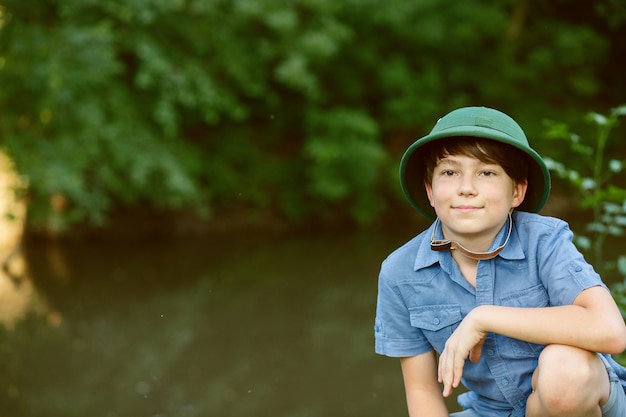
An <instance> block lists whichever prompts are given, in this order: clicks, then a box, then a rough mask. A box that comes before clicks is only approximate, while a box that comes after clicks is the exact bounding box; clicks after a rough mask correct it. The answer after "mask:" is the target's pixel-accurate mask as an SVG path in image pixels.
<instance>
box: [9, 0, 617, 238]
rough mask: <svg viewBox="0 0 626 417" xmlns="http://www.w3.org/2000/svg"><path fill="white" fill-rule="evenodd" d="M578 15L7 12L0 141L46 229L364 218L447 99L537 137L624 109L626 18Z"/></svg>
mask: <svg viewBox="0 0 626 417" xmlns="http://www.w3.org/2000/svg"><path fill="white" fill-rule="evenodd" d="M579 3H580V4H581V5H583V6H584V5H586V2H580V1H571V0H570V1H566V0H562V1H560V2H557V4H554V5H543V4H534V3H532V2H529V1H525V0H518V1H509V2H497V3H493V4H484V2H480V5H478V4H479V2H478V1H477V0H473V1H464V2H453V3H450V2H448V1H444V0H428V1H420V2H414V1H406V0H386V1H383V0H359V1H357V0H351V1H345V2H337V1H335V0H255V1H250V0H99V1H94V0H37V1H35V0H5V1H3V2H2V15H1V16H2V28H1V29H0V33H1V35H2V38H1V40H0V48H1V49H0V56H1V67H0V85H1V86H2V88H1V90H0V114H1V116H0V117H1V119H0V120H1V122H0V129H1V130H0V141H1V144H2V147H3V148H4V150H5V151H6V152H7V153H8V154H9V155H10V157H11V158H12V159H13V160H14V162H15V164H16V167H17V170H18V172H19V173H20V174H21V176H22V177H23V178H24V180H25V182H26V183H27V184H28V186H27V193H28V198H29V216H30V219H31V226H33V227H46V228H54V229H62V228H63V227H67V226H68V225H72V224H74V223H75V222H79V221H84V220H89V221H91V222H95V223H96V224H102V223H103V222H105V220H106V219H107V216H108V215H109V213H110V212H111V211H112V210H114V209H115V208H117V207H123V206H130V207H132V206H136V205H138V204H140V203H149V204H151V205H153V206H155V207H157V208H160V209H167V210H177V209H181V208H185V207H192V208H195V209H196V210H198V211H200V212H203V213H210V212H211V210H213V209H214V208H216V207H217V208H219V207H224V206H228V205H229V204H234V203H237V204H245V205H247V206H249V207H259V208H261V209H264V210H273V211H277V212H279V213H281V214H282V215H283V216H286V217H287V218H289V219H294V220H297V219H307V218H310V217H312V216H313V217H324V218H333V217H336V216H343V215H349V216H350V217H351V218H353V219H355V220H356V221H358V222H367V221H369V220H371V219H372V218H374V217H375V216H376V214H377V213H378V212H379V211H380V210H381V208H382V207H383V206H384V204H385V203H388V202H390V201H393V199H394V195H395V196H398V192H397V191H396V190H397V188H398V187H397V186H396V174H395V172H396V167H397V159H398V157H399V154H400V152H401V151H402V150H403V149H404V148H406V146H407V145H408V144H409V143H410V142H412V141H413V140H415V139H417V138H418V137H419V136H421V135H423V134H424V133H425V130H427V129H429V128H430V127H431V124H432V121H433V120H436V119H437V118H438V117H440V116H441V115H442V114H444V113H446V112H447V111H449V110H450V109H452V108H454V107H458V106H462V105H470V104H472V105H473V104H484V105H489V106H493V107H497V108H500V109H502V110H504V111H505V112H508V113H511V114H512V115H514V116H515V118H516V119H518V120H520V121H521V122H522V125H524V126H530V127H529V131H530V132H527V133H531V134H532V133H533V132H539V129H540V123H537V121H538V119H540V118H542V117H544V116H549V117H550V118H552V119H557V120H563V119H565V120H569V119H571V118H573V116H572V115H573V114H576V115H577V114H578V113H580V110H581V109H585V110H586V109H587V106H588V103H590V102H593V103H595V104H596V106H595V107H596V108H598V104H601V105H602V106H606V105H608V106H610V105H613V104H615V103H612V101H613V100H617V97H623V95H624V94H623V93H624V89H625V88H626V87H625V86H624V85H618V81H616V80H618V79H620V77H619V71H618V70H617V68H616V69H615V70H614V71H609V72H607V71H606V69H607V68H608V66H609V64H610V63H611V62H612V61H611V59H612V58H611V56H613V55H612V53H614V52H615V50H616V48H620V46H619V45H621V42H618V41H619V40H620V39H621V37H618V36H621V35H622V34H623V32H624V22H625V19H624V16H625V15H626V14H625V13H624V12H623V6H621V3H620V2H617V1H610V0H605V1H602V2H596V3H594V6H586V7H587V9H585V10H587V11H588V12H589V13H588V15H587V16H586V19H581V16H580V15H579V14H578V12H577V10H579V8H576V7H569V6H571V5H574V4H576V5H579ZM583 3H584V4H583ZM592 7H594V9H590V8H592ZM609 21H610V23H611V24H610V25H602V24H599V23H605V22H609ZM622 48H623V46H622ZM622 56H623V54H622ZM622 59H623V58H622ZM606 102H608V103H606ZM564 104H567V105H566V106H565V105H564ZM599 109H600V110H601V109H602V107H599Z"/></svg>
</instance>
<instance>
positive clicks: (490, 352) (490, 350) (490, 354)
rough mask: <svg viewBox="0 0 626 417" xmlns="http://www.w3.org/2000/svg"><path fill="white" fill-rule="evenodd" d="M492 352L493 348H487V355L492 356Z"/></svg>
mask: <svg viewBox="0 0 626 417" xmlns="http://www.w3.org/2000/svg"><path fill="white" fill-rule="evenodd" d="M494 353H495V352H494V351H493V349H489V350H488V351H487V355H489V356H493V355H494Z"/></svg>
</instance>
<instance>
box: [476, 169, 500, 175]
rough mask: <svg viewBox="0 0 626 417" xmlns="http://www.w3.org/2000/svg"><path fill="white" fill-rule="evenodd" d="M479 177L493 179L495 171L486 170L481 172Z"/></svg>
mask: <svg viewBox="0 0 626 417" xmlns="http://www.w3.org/2000/svg"><path fill="white" fill-rule="evenodd" d="M480 175H481V176H483V177H495V176H496V173H495V171H491V170H488V169H486V170H484V171H481V173H480Z"/></svg>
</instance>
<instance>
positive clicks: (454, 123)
mask: <svg viewBox="0 0 626 417" xmlns="http://www.w3.org/2000/svg"><path fill="white" fill-rule="evenodd" d="M464 127H467V128H471V127H479V128H484V129H487V131H488V130H489V129H491V130H494V131H497V132H500V133H503V134H505V135H507V136H509V137H510V138H511V139H512V140H513V141H515V142H518V143H519V144H523V145H525V146H528V139H527V138H526V135H525V134H524V131H523V130H522V128H521V127H520V125H518V124H517V122H516V121H515V120H513V119H512V118H511V117H509V116H508V115H506V114H504V113H502V112H500V111H498V110H494V109H490V108H488V107H464V108H461V109H457V110H454V111H452V112H450V113H448V114H447V115H445V116H444V117H442V118H441V119H439V120H438V121H437V123H436V124H435V126H434V127H433V129H432V130H431V132H430V134H431V135H432V134H435V133H437V134H438V133H442V134H445V131H446V130H448V129H455V128H456V129H458V128H464ZM487 131H486V132H485V133H487ZM494 133H495V132H494Z"/></svg>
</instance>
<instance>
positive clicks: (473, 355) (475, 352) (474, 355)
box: [469, 341, 485, 363]
mask: <svg viewBox="0 0 626 417" xmlns="http://www.w3.org/2000/svg"><path fill="white" fill-rule="evenodd" d="M484 343H485V342H484V341H482V342H480V343H479V344H477V345H476V346H474V347H473V348H472V350H470V354H469V359H470V361H472V362H473V363H477V362H478V361H480V357H481V356H482V354H483V344H484Z"/></svg>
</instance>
